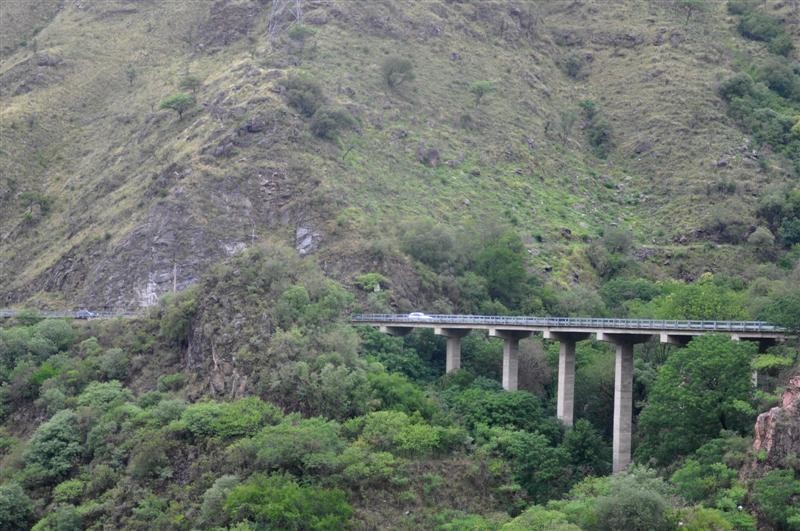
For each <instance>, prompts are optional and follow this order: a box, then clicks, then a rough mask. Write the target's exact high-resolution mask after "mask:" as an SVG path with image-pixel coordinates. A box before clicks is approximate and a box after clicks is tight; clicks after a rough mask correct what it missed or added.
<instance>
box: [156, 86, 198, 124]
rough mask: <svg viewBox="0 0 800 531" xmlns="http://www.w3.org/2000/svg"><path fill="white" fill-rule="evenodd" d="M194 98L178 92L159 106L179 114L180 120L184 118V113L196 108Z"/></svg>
mask: <svg viewBox="0 0 800 531" xmlns="http://www.w3.org/2000/svg"><path fill="white" fill-rule="evenodd" d="M194 103H195V101H194V96H192V95H191V94H186V93H185V92H178V93H176V94H171V95H170V96H167V97H166V98H164V99H163V100H161V103H160V104H159V105H158V107H159V108H160V109H169V110H171V111H175V112H176V113H178V119H180V118H183V113H185V112H186V111H188V110H189V109H191V108H192V107H193V106H194Z"/></svg>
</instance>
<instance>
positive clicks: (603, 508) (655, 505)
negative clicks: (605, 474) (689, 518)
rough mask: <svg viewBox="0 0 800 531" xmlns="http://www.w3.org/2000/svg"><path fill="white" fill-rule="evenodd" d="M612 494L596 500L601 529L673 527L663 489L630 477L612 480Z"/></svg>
mask: <svg viewBox="0 0 800 531" xmlns="http://www.w3.org/2000/svg"><path fill="white" fill-rule="evenodd" d="M613 483H614V485H613V486H612V490H611V493H610V494H609V495H607V496H602V497H600V498H599V499H598V500H597V508H596V511H597V519H598V523H599V526H598V528H599V529H603V530H608V531H614V530H617V529H625V530H629V531H658V530H665V531H666V530H668V529H672V525H671V523H670V521H669V519H668V517H667V508H668V504H667V501H666V499H665V497H664V495H663V494H662V493H661V492H658V491H656V490H652V489H649V488H647V486H645V485H642V484H640V483H638V482H636V481H634V480H632V479H631V478H622V479H616V480H615V481H613Z"/></svg>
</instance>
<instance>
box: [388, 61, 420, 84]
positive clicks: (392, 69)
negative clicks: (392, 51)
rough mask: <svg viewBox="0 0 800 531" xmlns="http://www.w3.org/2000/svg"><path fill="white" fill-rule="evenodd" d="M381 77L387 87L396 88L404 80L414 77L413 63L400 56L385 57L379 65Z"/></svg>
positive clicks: (410, 79)
mask: <svg viewBox="0 0 800 531" xmlns="http://www.w3.org/2000/svg"><path fill="white" fill-rule="evenodd" d="M381 72H383V79H384V81H386V84H387V85H389V88H397V87H399V86H400V85H401V84H403V83H405V82H406V81H413V79H414V77H415V76H414V65H412V64H411V61H409V60H408V59H404V58H402V57H397V56H391V57H387V58H386V60H385V61H384V62H383V65H382V66H381Z"/></svg>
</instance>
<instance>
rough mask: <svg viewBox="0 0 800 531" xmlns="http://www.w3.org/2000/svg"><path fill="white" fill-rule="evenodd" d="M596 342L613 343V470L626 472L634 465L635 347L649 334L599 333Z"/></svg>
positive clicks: (646, 338)
mask: <svg viewBox="0 0 800 531" xmlns="http://www.w3.org/2000/svg"><path fill="white" fill-rule="evenodd" d="M597 339H599V340H600V341H609V342H611V343H614V344H615V345H616V348H617V354H616V357H615V359H614V429H613V437H614V440H613V443H612V455H611V460H612V466H611V471H612V472H613V473H614V474H616V473H618V472H624V471H625V470H627V469H628V465H630V464H631V433H632V431H633V346H634V345H635V344H636V343H644V342H645V341H647V340H648V339H650V336H649V335H634V334H609V333H605V332H598V333H597Z"/></svg>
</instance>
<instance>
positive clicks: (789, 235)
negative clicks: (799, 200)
mask: <svg viewBox="0 0 800 531" xmlns="http://www.w3.org/2000/svg"><path fill="white" fill-rule="evenodd" d="M778 234H779V235H780V237H781V241H782V242H783V244H784V245H786V246H787V247H790V246H792V245H794V244H797V243H800V217H797V218H791V219H788V218H787V219H785V220H784V221H783V223H781V228H780V229H778Z"/></svg>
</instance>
